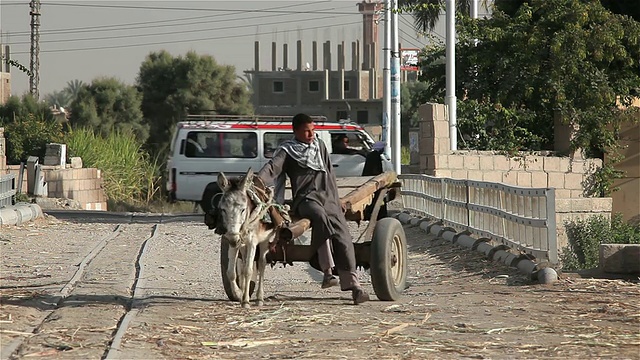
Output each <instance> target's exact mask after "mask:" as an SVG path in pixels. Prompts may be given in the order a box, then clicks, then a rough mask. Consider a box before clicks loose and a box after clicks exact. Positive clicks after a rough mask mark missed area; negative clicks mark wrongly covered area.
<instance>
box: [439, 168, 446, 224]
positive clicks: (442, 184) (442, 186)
mask: <svg viewBox="0 0 640 360" xmlns="http://www.w3.org/2000/svg"><path fill="white" fill-rule="evenodd" d="M446 198H447V184H446V183H445V182H444V178H442V179H440V221H444V216H445V212H446V209H445V204H444V200H445V199H446Z"/></svg>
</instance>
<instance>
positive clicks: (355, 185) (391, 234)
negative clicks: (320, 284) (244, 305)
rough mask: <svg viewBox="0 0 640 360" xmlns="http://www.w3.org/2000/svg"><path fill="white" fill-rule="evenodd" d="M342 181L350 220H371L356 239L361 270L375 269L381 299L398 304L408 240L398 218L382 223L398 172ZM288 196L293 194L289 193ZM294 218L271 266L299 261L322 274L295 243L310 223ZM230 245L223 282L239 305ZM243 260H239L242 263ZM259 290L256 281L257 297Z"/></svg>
mask: <svg viewBox="0 0 640 360" xmlns="http://www.w3.org/2000/svg"><path fill="white" fill-rule="evenodd" d="M337 183H338V191H339V193H340V198H341V200H342V204H343V208H344V209H345V217H346V218H347V220H349V221H355V222H358V223H360V222H361V221H369V223H368V225H367V227H366V228H365V229H364V231H363V232H362V234H361V236H359V237H354V248H355V257H356V266H358V267H362V268H364V269H368V270H369V271H370V274H371V283H372V285H373V290H374V291H375V294H376V296H377V297H378V299H380V300H383V301H395V300H398V299H399V298H400V296H401V293H402V292H403V291H404V289H405V287H406V279H407V267H408V263H407V240H406V236H405V233H404V229H403V227H402V224H401V223H400V222H399V221H398V220H397V219H395V218H391V217H384V218H381V219H379V216H378V214H379V213H380V209H381V208H382V206H383V205H384V204H385V203H386V202H389V201H391V200H393V199H394V197H395V195H396V190H397V188H399V186H400V183H399V182H398V179H397V175H396V173H395V172H392V171H389V172H385V173H383V174H380V175H377V176H363V177H348V178H338V179H337ZM287 193H288V194H290V192H289V191H287ZM292 220H293V221H292V222H291V223H290V224H289V225H288V226H286V227H283V228H281V229H280V230H279V233H278V235H277V236H276V238H277V239H278V242H277V244H275V246H272V251H270V252H269V253H268V254H267V262H269V263H272V264H274V263H284V264H285V265H286V264H290V265H293V262H300V261H302V262H308V263H309V264H310V265H311V266H312V267H314V268H316V269H318V270H321V269H320V268H319V265H318V262H317V256H315V253H314V252H313V250H312V248H311V246H310V245H299V244H295V243H294V241H293V240H294V239H296V238H298V237H299V236H300V235H302V234H303V233H304V232H305V231H306V230H308V229H309V228H310V222H309V220H308V219H296V218H294V217H292ZM228 246H229V245H228V243H227V242H225V241H222V242H221V249H220V264H221V269H222V281H223V285H224V289H225V292H226V294H227V296H228V297H229V299H230V300H234V301H237V300H238V299H236V298H235V296H234V295H233V293H232V291H231V284H230V281H229V279H228V278H227V276H226V269H227V265H228V263H229V259H228V258H227V253H228ZM241 262H242V260H241V259H238V263H239V264H240V263H241ZM254 273H256V271H254ZM254 286H255V285H254V283H253V281H252V288H251V293H253V287H254Z"/></svg>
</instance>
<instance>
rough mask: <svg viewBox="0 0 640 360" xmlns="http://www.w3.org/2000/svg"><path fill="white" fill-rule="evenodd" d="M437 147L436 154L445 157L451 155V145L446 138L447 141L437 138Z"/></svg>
mask: <svg viewBox="0 0 640 360" xmlns="http://www.w3.org/2000/svg"><path fill="white" fill-rule="evenodd" d="M437 145H438V147H437V148H436V150H437V154H439V155H446V154H450V153H451V143H450V142H449V139H448V138H447V139H445V138H439V139H438V144H437Z"/></svg>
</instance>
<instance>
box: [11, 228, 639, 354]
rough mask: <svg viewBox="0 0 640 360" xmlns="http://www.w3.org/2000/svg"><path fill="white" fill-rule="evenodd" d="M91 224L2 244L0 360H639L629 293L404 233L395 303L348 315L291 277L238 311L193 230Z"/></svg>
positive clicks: (278, 278) (335, 294) (300, 275)
mask: <svg viewBox="0 0 640 360" xmlns="http://www.w3.org/2000/svg"><path fill="white" fill-rule="evenodd" d="M92 220H96V219H76V220H73V221H60V220H56V219H54V218H52V217H48V218H47V219H45V220H40V221H37V222H35V223H32V224H28V225H25V226H20V227H8V228H7V227H5V228H2V229H0V254H1V258H0V259H1V266H0V299H1V303H0V352H1V358H2V359H39V358H43V359H45V358H46V359H104V358H106V359H178V358H180V359H287V358H291V359H293V358H295V359H302V358H312V359H341V358H348V359H369V358H371V359H374V358H375V359H378V358H383V359H423V358H424V359H426V358H429V359H431V358H434V359H435V358H438V359H440V358H474V359H483V358H492V359H498V358H508V359H512V358H527V359H528V358H586V357H603V358H629V359H638V358H640V302H639V300H638V299H640V286H639V285H638V283H637V282H635V283H634V282H625V281H620V280H588V279H580V278H575V277H574V278H571V277H566V276H561V279H560V281H559V282H558V283H556V284H554V285H546V286H543V285H538V284H532V283H530V282H529V281H528V280H527V279H525V278H523V277H522V276H521V275H519V274H518V273H517V272H516V271H515V270H514V269H509V268H506V267H504V266H501V265H497V264H493V263H490V262H488V261H486V260H485V259H483V258H482V257H481V256H480V255H479V254H476V253H472V252H468V251H465V250H463V249H461V248H457V247H455V246H452V245H450V244H448V243H446V242H445V241H443V240H439V239H434V238H433V237H430V236H427V235H426V234H425V233H424V232H422V231H421V230H420V229H418V228H411V227H405V231H406V233H407V236H408V238H409V248H410V252H409V257H410V260H409V261H410V263H409V267H410V271H409V282H410V286H409V288H408V289H407V290H406V294H405V297H404V298H403V299H402V301H399V302H394V303H391V302H380V301H377V299H376V298H375V297H373V299H372V301H371V302H368V303H365V304H363V305H360V306H354V305H351V301H350V293H343V292H340V291H339V290H338V289H335V288H334V289H326V290H321V289H320V279H321V277H320V276H319V274H318V273H317V272H316V271H315V270H313V269H310V268H309V266H307V265H306V264H301V263H297V264H295V266H293V267H290V266H289V267H286V268H282V267H281V266H280V265H278V266H276V267H275V268H273V269H268V270H267V281H266V287H265V296H267V297H268V299H267V301H266V304H265V306H264V307H261V308H259V307H256V306H253V307H252V308H251V309H249V310H244V309H242V308H240V305H239V304H238V303H233V302H230V301H228V300H227V298H226V296H225V294H224V291H223V288H222V285H221V280H220V265H219V252H218V248H219V241H218V239H217V238H216V237H215V236H214V234H213V232H212V231H210V230H208V229H207V228H206V227H205V226H204V225H202V224H201V223H199V222H188V221H183V222H172V223H157V222H155V223H153V222H152V223H135V222H131V221H130V220H131V219H127V220H124V219H119V220H118V219H111V220H112V221H111V222H110V223H104V222H100V223H99V222H91V221H92ZM151 220H154V219H151ZM118 222H121V223H118ZM353 231H354V234H357V233H358V231H360V230H359V229H356V228H355V227H354V229H353ZM361 275H362V281H363V283H364V284H365V286H366V287H367V289H368V290H369V291H370V292H371V293H373V289H372V288H371V284H370V282H369V278H368V276H367V274H366V272H362V274H361Z"/></svg>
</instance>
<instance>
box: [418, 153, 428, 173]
mask: <svg viewBox="0 0 640 360" xmlns="http://www.w3.org/2000/svg"><path fill="white" fill-rule="evenodd" d="M427 158H428V155H420V171H421V172H422V171H425V170H427V169H429V160H427Z"/></svg>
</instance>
